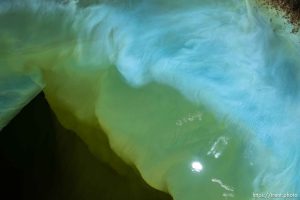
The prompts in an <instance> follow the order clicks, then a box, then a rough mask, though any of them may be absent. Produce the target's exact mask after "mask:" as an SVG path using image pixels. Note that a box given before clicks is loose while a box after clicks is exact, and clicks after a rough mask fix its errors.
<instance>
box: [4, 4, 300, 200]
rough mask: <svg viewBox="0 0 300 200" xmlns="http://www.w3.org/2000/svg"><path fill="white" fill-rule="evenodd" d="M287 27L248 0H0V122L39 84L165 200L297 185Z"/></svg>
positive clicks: (70, 124)
mask: <svg viewBox="0 0 300 200" xmlns="http://www.w3.org/2000/svg"><path fill="white" fill-rule="evenodd" d="M292 29H293V27H292V26H291V25H290V24H289V23H288V22H287V21H286V20H285V19H284V18H283V17H282V16H281V14H280V13H278V12H275V11H274V10H272V9H270V8H265V7H263V6H262V5H260V4H259V3H257V2H256V1H254V0H227V1H224V0H223V1H222V0H188V1H183V0H178V1H171V0H152V1H146V0H144V1H143V0H132V1H129V0H126V1H118V0H115V1H113V0H112V1H100V0H99V1H71V0H69V1H59V0H57V1H54V0H45V1H38V0H25V1H18V0H10V1H9V0H3V1H0V47H1V48H0V130H1V129H2V128H3V127H4V126H5V125H6V124H7V123H8V122H9V121H10V120H11V119H12V118H13V117H14V116H15V115H16V114H17V113H18V112H19V111H20V109H22V108H23V107H24V106H25V105H26V104H27V103H28V102H30V101H31V99H33V98H34V97H35V96H36V95H37V94H38V93H39V92H40V91H44V93H45V95H46V98H47V101H48V102H49V104H50V106H51V109H52V110H53V111H54V113H55V115H56V116H57V118H58V120H59V121H60V123H61V124H62V125H63V126H64V127H65V128H67V129H70V130H72V131H74V132H76V134H77V135H78V136H79V137H80V138H81V139H82V140H83V141H84V142H85V144H86V145H87V146H88V148H89V150H90V151H91V152H92V153H94V154H95V155H97V156H99V157H100V158H101V159H102V160H103V161H104V162H107V163H109V164H110V165H111V166H113V167H114V168H116V169H118V170H120V171H122V169H120V168H121V167H118V164H117V163H116V162H115V161H114V160H113V159H111V157H110V156H107V151H106V149H105V148H104V147H102V146H101V145H102V142H101V138H102V137H104V136H103V135H105V137H107V138H108V141H109V145H110V147H111V149H112V150H113V151H114V152H115V153H116V154H117V155H118V156H119V157H120V158H121V159H122V160H123V161H125V162H126V163H127V164H129V165H131V166H133V167H134V168H136V169H137V170H138V172H139V173H140V175H141V177H142V178H143V179H144V180H145V182H146V183H148V184H149V185H150V186H151V187H154V188H155V189H158V190H161V191H164V192H168V193H169V194H170V195H171V196H172V197H173V198H174V199H175V200H198V199H213V200H218V199H237V200H244V199H245V200H246V199H255V198H256V197H257V196H255V195H261V194H266V193H272V194H274V195H275V194H276V195H277V196H276V197H277V199H282V198H283V196H280V195H283V194H285V195H286V194H287V193H288V194H291V195H294V196H293V197H294V199H297V198H300V197H299V196H298V197H297V195H300V171H299V166H300V148H299V142H300V123H299V119H300V118H299V117H300V103H299V102H300V101H299V92H300V90H299V89H300V56H299V53H300V52H299V50H300V47H299V42H300V38H299V34H298V33H291V30H292ZM91 130H93V131H91ZM102 130H104V131H105V133H103V132H102ZM99 138H100V139H99ZM79 171H80V170H79ZM78 173H80V172H78ZM274 199H276V198H274Z"/></svg>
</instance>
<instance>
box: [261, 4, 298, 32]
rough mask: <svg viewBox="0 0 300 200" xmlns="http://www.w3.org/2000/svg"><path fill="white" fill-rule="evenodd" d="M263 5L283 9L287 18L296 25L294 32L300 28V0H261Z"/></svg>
mask: <svg viewBox="0 0 300 200" xmlns="http://www.w3.org/2000/svg"><path fill="white" fill-rule="evenodd" d="M259 1H260V2H261V3H263V5H266V6H268V7H272V8H275V9H276V10H278V11H282V12H283V13H284V15H285V17H286V18H287V20H288V21H289V22H290V23H291V24H293V25H294V28H293V30H292V32H293V33H295V32H298V31H299V28H300V1H299V0H259Z"/></svg>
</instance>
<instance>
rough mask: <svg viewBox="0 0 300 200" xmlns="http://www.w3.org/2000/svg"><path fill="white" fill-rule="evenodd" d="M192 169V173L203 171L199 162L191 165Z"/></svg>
mask: <svg viewBox="0 0 300 200" xmlns="http://www.w3.org/2000/svg"><path fill="white" fill-rule="evenodd" d="M192 168H193V171H194V172H201V171H202V170H203V165H202V164H201V163H200V162H199V161H195V162H193V163H192Z"/></svg>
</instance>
